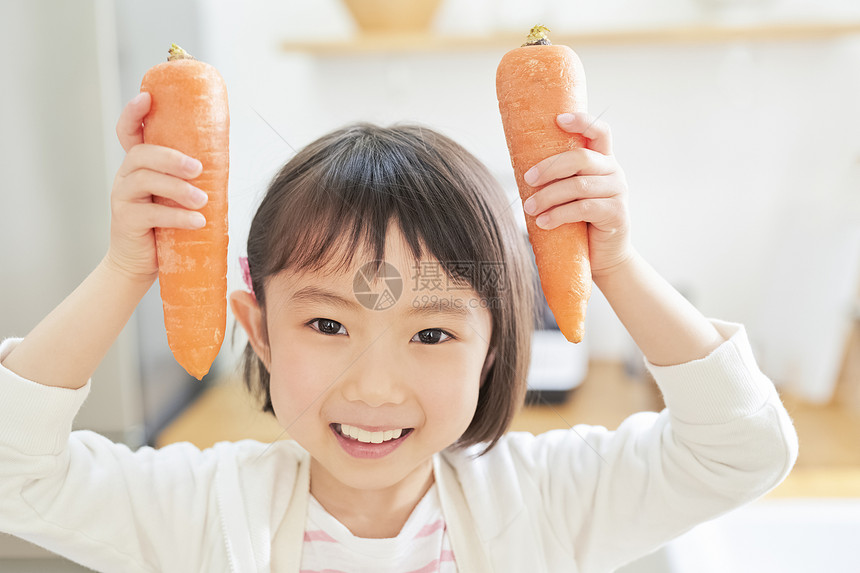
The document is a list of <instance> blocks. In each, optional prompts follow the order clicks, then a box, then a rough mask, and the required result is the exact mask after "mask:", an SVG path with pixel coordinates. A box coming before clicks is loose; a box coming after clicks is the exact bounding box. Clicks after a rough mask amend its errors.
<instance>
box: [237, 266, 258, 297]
mask: <svg viewBox="0 0 860 573" xmlns="http://www.w3.org/2000/svg"><path fill="white" fill-rule="evenodd" d="M239 267H241V269H242V280H244V281H245V286H246V287H248V290H249V291H250V292H251V296H253V297H254V300H257V296H256V295H255V294H254V285H253V284H251V267H250V266H249V265H248V257H239Z"/></svg>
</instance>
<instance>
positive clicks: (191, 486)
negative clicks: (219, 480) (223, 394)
mask: <svg viewBox="0 0 860 573" xmlns="http://www.w3.org/2000/svg"><path fill="white" fill-rule="evenodd" d="M19 341H20V339H7V340H5V341H3V343H2V344H0V361H2V360H3V358H5V357H6V356H7V355H8V354H9V352H10V351H11V350H12V348H14V346H15V345H16V344H17V343H18V342H19ZM89 392H90V381H87V383H86V385H84V386H83V387H81V388H79V389H77V390H70V389H66V388H54V387H50V386H44V385H41V384H38V383H36V382H32V381H30V380H27V379H24V378H22V377H20V376H18V375H17V374H15V373H14V372H12V371H10V370H8V369H7V368H5V367H3V366H2V365H0V531H3V532H6V533H9V534H12V535H15V536H17V537H20V538H22V539H25V540H27V541H30V542H31V543H35V544H36V545H39V546H42V547H44V548H46V549H48V550H50V551H53V552H55V553H58V554H60V555H63V556H65V557H67V558H69V559H71V560H73V561H75V562H77V563H80V564H82V565H85V566H87V567H91V568H94V569H97V570H100V571H129V572H138V571H192V570H194V566H193V564H195V563H198V564H199V563H201V562H202V561H201V560H200V559H201V555H200V553H201V552H202V551H205V549H204V548H205V546H206V545H207V540H210V539H211V538H212V537H213V536H215V537H217V536H218V533H217V532H216V531H215V530H214V528H215V524H213V523H211V519H210V520H207V516H211V515H214V514H216V513H217V512H216V511H214V507H213V503H214V502H213V500H212V497H213V496H212V495H211V492H212V484H213V481H214V474H215V470H216V467H217V459H216V457H215V455H214V452H213V451H211V450H205V451H203V452H201V451H200V450H198V449H197V448H196V447H194V446H192V445H191V444H188V443H181V444H174V445H171V446H167V447H164V448H161V449H159V450H154V449H153V448H150V447H143V448H140V449H139V450H137V451H136V452H132V451H131V450H130V449H129V448H128V447H127V446H125V445H122V444H116V443H113V442H111V441H110V440H108V439H107V438H105V437H103V436H101V435H99V434H96V433H94V432H90V431H75V432H72V431H71V427H72V422H73V420H74V417H75V415H76V414H77V412H78V409H79V408H80V407H81V405H82V404H83V402H84V400H85V399H86V397H87V395H88V394H89ZM180 540H181V541H180ZM180 545H181V546H180ZM168 560H169V561H168Z"/></svg>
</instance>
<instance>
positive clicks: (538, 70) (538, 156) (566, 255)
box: [496, 26, 591, 342]
mask: <svg viewBox="0 0 860 573" xmlns="http://www.w3.org/2000/svg"><path fill="white" fill-rule="evenodd" d="M548 31H549V30H548V29H547V28H545V27H544V26H535V27H534V28H532V29H531V32H530V34H529V36H528V40H527V41H526V43H525V44H523V45H522V46H520V47H519V48H515V49H513V50H511V51H509V52H508V53H506V54H505V55H504V56H503V57H502V60H501V62H500V63H499V66H498V69H497V70H496V95H497V97H498V100H499V112H500V113H501V116H502V125H503V127H504V131H505V139H506V140H507V144H508V151H509V152H510V156H511V165H512V166H513V168H514V178H515V179H516V182H517V188H518V189H519V193H520V199H521V200H522V201H523V202H525V201H526V199H528V198H529V197H530V196H531V195H532V194H534V193H535V192H537V191H538V189H537V188H534V187H531V186H530V185H528V184H527V183H526V182H525V179H523V175H524V174H525V173H526V172H527V171H528V170H529V169H530V168H532V167H534V166H535V165H536V164H537V163H539V162H541V161H543V160H544V159H547V158H548V157H552V156H554V155H557V154H559V153H563V152H565V151H568V150H570V149H575V148H577V147H584V146H585V144H586V139H585V137H584V136H582V135H580V134H570V133H567V132H565V131H563V130H562V129H561V128H560V127H559V126H558V124H557V123H556V117H557V116H558V115H559V114H561V113H575V112H586V111H587V106H588V104H587V98H586V90H585V71H584V69H583V67H582V62H581V61H580V60H579V57H578V56H577V55H576V53H574V51H573V50H571V49H570V48H569V47H567V46H555V45H552V44H551V43H550V41H549V39H548V38H547V36H546V32H548ZM526 227H527V229H528V234H529V241H530V242H531V245H532V250H533V251H534V255H535V263H536V265H537V268H538V274H539V276H540V282H541V288H542V289H543V293H544V296H545V297H546V300H547V304H548V305H549V308H550V310H551V311H552V314H553V316H554V317H555V320H556V323H557V324H558V327H559V329H560V330H561V332H562V333H563V334H564V336H565V338H567V340H569V341H570V342H580V341H581V340H582V337H583V333H584V331H585V311H586V307H587V306H588V299H589V297H590V296H591V264H590V261H589V257H588V232H587V223H585V222H576V223H568V224H564V225H561V226H559V227H557V228H555V229H542V228H540V227H538V226H537V224H536V223H535V217H533V216H531V215H529V214H526Z"/></svg>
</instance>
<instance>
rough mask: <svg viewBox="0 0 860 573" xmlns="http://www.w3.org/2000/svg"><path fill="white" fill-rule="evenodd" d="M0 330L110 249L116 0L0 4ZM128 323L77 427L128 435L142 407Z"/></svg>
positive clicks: (56, 294) (31, 319)
mask: <svg viewBox="0 0 860 573" xmlns="http://www.w3.org/2000/svg"><path fill="white" fill-rule="evenodd" d="M0 42H2V45H0V46H2V53H3V54H4V58H3V74H2V77H3V84H2V89H0V126H2V127H0V174H2V183H0V244H2V245H3V248H2V252H0V269H2V273H3V274H2V280H0V336H2V337H7V336H24V335H26V334H27V333H28V332H29V331H30V329H32V328H33V327H34V326H36V324H37V323H38V322H39V321H40V320H41V319H42V318H43V317H44V316H46V315H47V314H48V313H49V312H50V311H51V309H53V308H54V307H55V306H57V305H58V304H59V303H60V302H61V301H62V300H63V299H64V298H65V297H66V296H67V295H68V294H69V293H71V292H72V291H73V290H74V288H75V287H76V286H77V285H78V284H79V283H80V282H81V281H82V280H83V279H84V278H85V277H86V276H87V274H88V273H89V272H90V271H91V270H92V269H93V268H94V267H95V266H96V264H97V263H98V261H99V260H100V259H101V258H102V256H104V254H105V252H106V251H107V244H108V232H109V228H110V227H109V223H110V203H109V194H110V185H111V181H112V180H113V174H114V171H115V169H116V167H115V165H114V163H115V162H116V161H117V159H118V158H119V155H118V154H117V150H118V148H119V145H116V147H114V146H113V144H112V143H109V142H111V141H113V140H115V136H114V135H113V133H114V124H115V122H116V117H117V115H118V113H119V109H120V108H119V92H118V89H117V87H118V83H117V68H118V66H117V60H116V54H115V52H116V38H115V26H114V19H113V5H112V3H110V2H107V1H106V0H95V1H89V2H79V3H74V4H72V3H68V2H62V1H48V0H42V1H39V2H29V1H24V0H12V1H6V2H3V3H2V5H0ZM136 347H137V339H136V336H135V331H134V325H133V321H132V325H131V327H130V328H127V329H126V330H125V331H124V332H123V334H122V336H120V338H119V340H118V341H117V343H116V344H114V345H113V347H112V348H111V350H110V351H109V352H108V354H107V356H106V357H105V359H104V361H103V362H102V364H101V365H100V366H99V368H98V370H97V371H96V373H95V375H94V378H96V379H97V380H99V382H100V383H99V384H97V385H94V386H93V389H92V391H91V394H90V396H89V398H88V399H87V402H86V403H85V404H84V406H83V408H82V409H81V412H80V415H79V416H78V417H77V419H76V426H77V427H87V428H89V429H93V430H95V431H99V432H101V433H103V434H105V435H107V436H109V437H111V438H112V439H115V440H117V441H127V442H129V443H135V442H136V440H137V439H138V438H139V434H140V424H141V423H142V411H141V409H140V399H139V392H138V391H137V390H138V386H137V367H136Z"/></svg>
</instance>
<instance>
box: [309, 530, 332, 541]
mask: <svg viewBox="0 0 860 573" xmlns="http://www.w3.org/2000/svg"><path fill="white" fill-rule="evenodd" d="M305 541H333V542H334V543H337V539H335V538H334V537H332V536H331V535H329V534H328V533H326V532H325V531H323V530H322V529H315V530H313V531H305Z"/></svg>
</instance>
